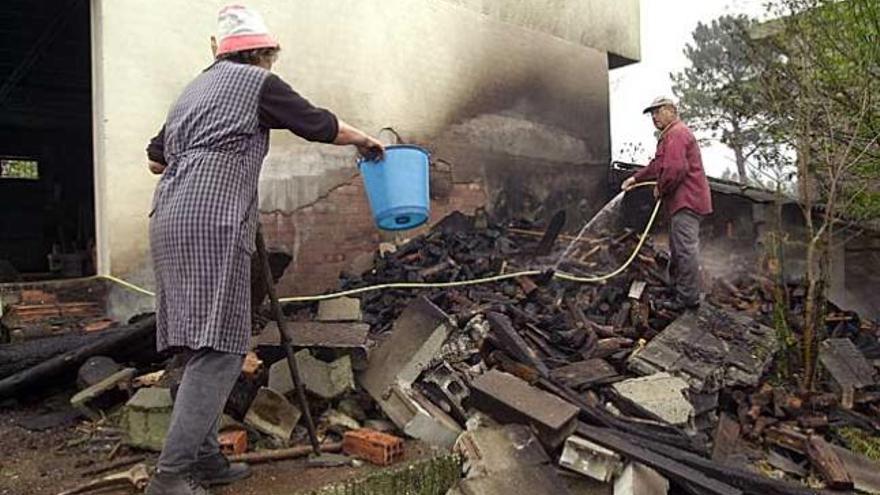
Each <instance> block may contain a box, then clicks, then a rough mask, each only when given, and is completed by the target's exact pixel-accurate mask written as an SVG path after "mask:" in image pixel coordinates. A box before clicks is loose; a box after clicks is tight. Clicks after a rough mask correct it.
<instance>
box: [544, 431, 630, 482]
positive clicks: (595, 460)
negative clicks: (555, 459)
mask: <svg viewBox="0 0 880 495" xmlns="http://www.w3.org/2000/svg"><path fill="white" fill-rule="evenodd" d="M559 465H560V466H562V467H564V468H567V469H571V470H572V471H576V472H578V473H581V474H583V475H585V476H589V477H590V478H593V479H594V480H596V481H601V482H603V483H608V482H610V481H611V480H613V479H614V477H615V476H617V474H618V473H620V471H621V470H623V460H622V459H621V457H620V455H619V454H618V453H617V452H614V451H612V450H608V449H606V448H605V447H602V446H601V445H596V444H595V443H593V442H590V441H589V440H586V439H584V438H581V437H578V436H574V435H572V436H570V437H568V438H567V439H566V440H565V448H564V449H563V451H562V456H561V457H560V458H559Z"/></svg>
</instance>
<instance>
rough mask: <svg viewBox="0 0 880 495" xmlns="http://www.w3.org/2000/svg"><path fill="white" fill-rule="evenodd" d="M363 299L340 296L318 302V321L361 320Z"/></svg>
mask: <svg viewBox="0 0 880 495" xmlns="http://www.w3.org/2000/svg"><path fill="white" fill-rule="evenodd" d="M361 319H362V315H361V300H360V299H356V298H353V297H338V298H336V299H327V300H325V301H321V302H320V303H318V321H361Z"/></svg>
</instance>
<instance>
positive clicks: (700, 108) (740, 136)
mask: <svg viewBox="0 0 880 495" xmlns="http://www.w3.org/2000/svg"><path fill="white" fill-rule="evenodd" d="M754 25H755V21H753V20H751V19H749V18H747V17H745V16H729V15H728V16H722V17H719V18H718V19H715V20H713V21H712V22H711V23H710V24H708V25H707V24H703V23H699V24H697V27H696V29H695V30H694V32H693V43H689V44H688V45H687V46H686V47H685V49H684V53H685V55H686V56H687V58H688V60H690V63H691V65H690V67H687V68H685V69H684V70H683V71H681V72H677V73H673V74H671V77H672V80H673V87H672V91H673V93H674V94H675V96H676V97H678V99H679V107H680V108H679V110H680V112H681V115H682V117H683V118H684V119H685V121H686V122H687V123H688V124H689V125H691V126H692V127H693V128H694V129H695V130H699V131H703V132H706V133H708V135H709V136H710V139H712V140H717V141H719V142H721V143H722V144H724V145H726V146H727V147H729V148H730V149H731V150H732V151H733V153H734V157H735V159H736V169H737V173H738V175H739V181H740V182H742V183H744V184H745V183H747V182H749V174H748V171H747V170H748V162H749V160H750V158H752V157H753V156H754V155H755V154H756V153H758V152H759V151H760V150H761V149H762V148H765V147H767V146H768V145H769V143H767V142H766V138H767V137H769V134H768V133H767V132H765V130H764V129H763V125H762V119H761V112H760V107H759V105H758V102H757V101H756V99H755V96H756V89H755V81H756V78H757V67H756V66H755V64H754V63H753V61H752V59H751V57H750V53H749V42H748V33H749V32H750V30H751V29H752V27H753V26H754Z"/></svg>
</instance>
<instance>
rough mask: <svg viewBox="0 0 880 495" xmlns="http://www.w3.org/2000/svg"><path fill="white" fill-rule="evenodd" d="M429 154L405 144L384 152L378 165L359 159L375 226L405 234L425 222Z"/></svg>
mask: <svg viewBox="0 0 880 495" xmlns="http://www.w3.org/2000/svg"><path fill="white" fill-rule="evenodd" d="M429 157H430V155H429V153H428V151H427V150H425V149H424V148H420V147H418V146H412V145H408V144H401V145H391V146H388V147H386V148H385V158H383V159H382V160H379V161H368V160H364V159H361V160H360V161H359V162H358V167H359V168H360V170H361V176H362V177H363V178H364V188H365V189H366V190H367V199H369V201H370V210H372V212H373V218H374V219H375V220H376V226H378V227H379V228H380V229H382V230H407V229H412V228H415V227H418V226H419V225H422V224H423V223H425V222H427V221H428V215H429V214H430V211H431V208H430V205H431V202H430V198H429V190H428V179H429V175H428V162H429Z"/></svg>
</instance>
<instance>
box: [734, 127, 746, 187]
mask: <svg viewBox="0 0 880 495" xmlns="http://www.w3.org/2000/svg"><path fill="white" fill-rule="evenodd" d="M731 138H732V139H731V140H730V148H731V149H732V150H733V156H734V158H735V159H736V173H737V174H738V175H739V181H740V183H741V184H743V185H745V184H748V183H749V176H748V174H747V173H746V157H745V153H744V152H743V139H742V132H741V131H740V128H739V124H737V123H736V122H733V129H732V131H731Z"/></svg>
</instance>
